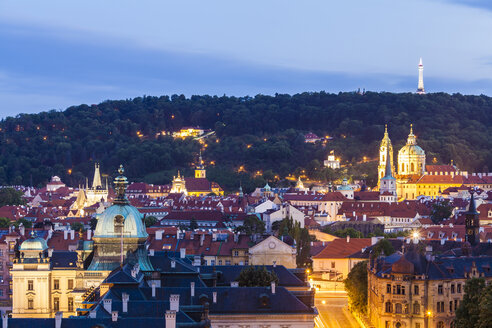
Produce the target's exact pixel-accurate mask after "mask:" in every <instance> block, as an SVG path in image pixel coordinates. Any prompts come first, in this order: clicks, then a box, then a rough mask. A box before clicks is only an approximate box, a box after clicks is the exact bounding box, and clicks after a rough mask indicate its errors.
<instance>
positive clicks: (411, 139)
mask: <svg viewBox="0 0 492 328" xmlns="http://www.w3.org/2000/svg"><path fill="white" fill-rule="evenodd" d="M416 144H417V138H416V137H415V135H414V134H413V124H410V134H409V135H408V139H407V145H416Z"/></svg>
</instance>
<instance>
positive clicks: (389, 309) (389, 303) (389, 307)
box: [385, 302, 393, 312]
mask: <svg viewBox="0 0 492 328" xmlns="http://www.w3.org/2000/svg"><path fill="white" fill-rule="evenodd" d="M385 309H386V312H392V310H393V309H392V306H391V302H386V304H385Z"/></svg>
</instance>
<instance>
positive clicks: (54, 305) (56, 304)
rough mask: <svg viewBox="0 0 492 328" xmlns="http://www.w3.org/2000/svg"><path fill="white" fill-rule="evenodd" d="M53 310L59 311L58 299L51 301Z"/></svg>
mask: <svg viewBox="0 0 492 328" xmlns="http://www.w3.org/2000/svg"><path fill="white" fill-rule="evenodd" d="M53 310H55V311H60V299H59V298H58V297H55V298H54V299H53Z"/></svg>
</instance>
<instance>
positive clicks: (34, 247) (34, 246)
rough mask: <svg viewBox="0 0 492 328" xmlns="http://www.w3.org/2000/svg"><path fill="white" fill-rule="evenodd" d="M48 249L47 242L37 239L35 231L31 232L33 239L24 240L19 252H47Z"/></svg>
mask: <svg viewBox="0 0 492 328" xmlns="http://www.w3.org/2000/svg"><path fill="white" fill-rule="evenodd" d="M47 249H48V244H46V240H44V239H43V238H41V237H35V234H34V231H33V232H31V238H29V239H26V240H24V242H23V243H22V244H21V245H20V247H19V251H45V250H47Z"/></svg>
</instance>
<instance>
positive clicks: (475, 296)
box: [455, 278, 490, 328]
mask: <svg viewBox="0 0 492 328" xmlns="http://www.w3.org/2000/svg"><path fill="white" fill-rule="evenodd" d="M484 288H485V279H483V278H472V279H470V280H468V281H467V282H466V283H465V295H464V296H463V300H462V301H461V302H460V306H459V307H458V309H457V310H456V319H455V323H456V326H455V327H456V328H474V327H479V326H478V322H479V319H480V306H481V304H480V301H481V297H482V291H483V290H484ZM488 297H489V296H488V295H487V296H486V297H485V298H486V299H488ZM486 313H489V314H490V309H489V311H486ZM484 322H485V318H484ZM489 327H490V326H489Z"/></svg>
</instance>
